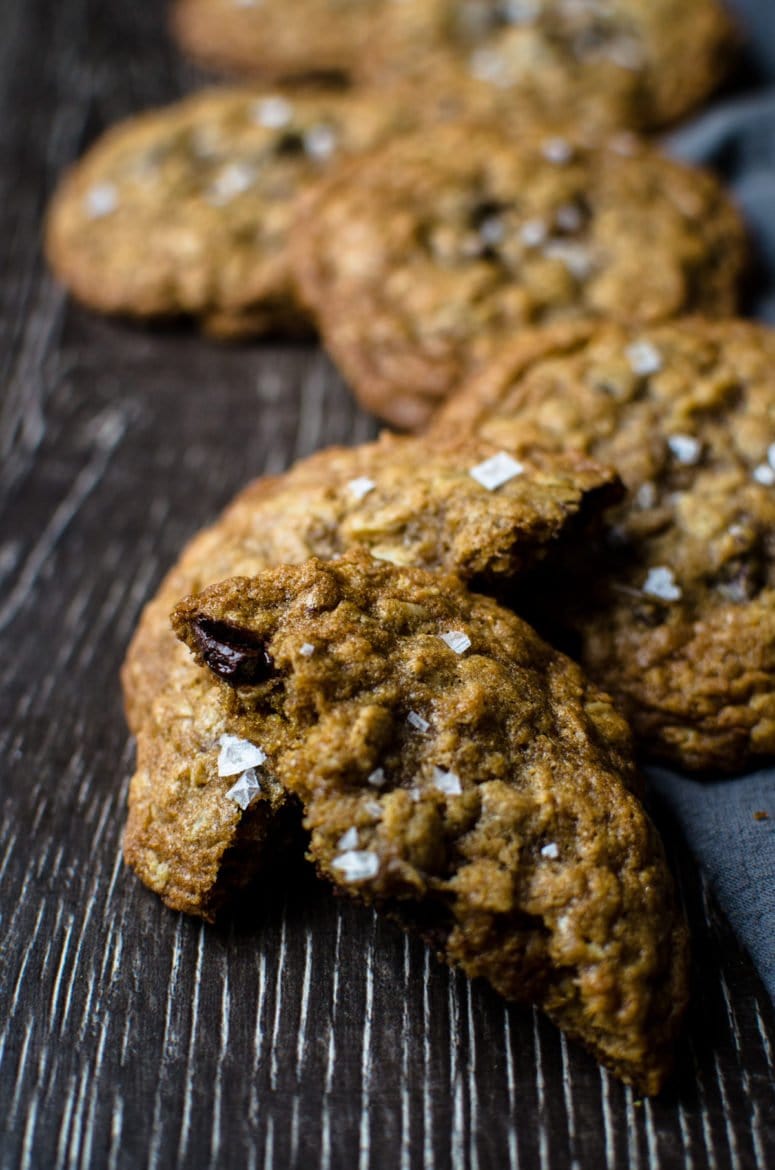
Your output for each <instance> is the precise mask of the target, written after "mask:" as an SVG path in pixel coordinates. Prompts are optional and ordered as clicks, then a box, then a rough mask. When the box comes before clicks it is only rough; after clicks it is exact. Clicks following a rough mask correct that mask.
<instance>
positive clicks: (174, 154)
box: [46, 89, 410, 336]
mask: <svg viewBox="0 0 775 1170" xmlns="http://www.w3.org/2000/svg"><path fill="white" fill-rule="evenodd" d="M409 116H410V115H409V114H408V113H407V112H406V107H404V106H402V105H400V104H398V103H395V102H392V101H391V100H389V99H387V98H367V97H359V96H354V95H345V94H318V95H316V94H309V93H308V94H304V95H294V96H289V95H285V94H281V93H271V92H264V91H260V90H255V89H247V90H234V89H232V90H229V89H225V90H211V91H207V92H205V93H203V94H201V95H198V96H196V97H193V98H189V99H187V100H185V101H182V102H179V103H177V104H176V105H173V106H170V107H168V108H166V109H162V110H157V111H153V112H150V113H146V114H142V115H140V116H139V117H135V118H131V119H129V120H128V121H127V122H125V123H124V124H123V125H121V126H119V127H117V128H115V129H113V130H110V131H109V132H108V133H107V134H106V135H105V136H104V137H103V138H101V139H100V140H99V141H98V142H97V143H96V145H95V146H93V147H92V148H91V150H90V151H89V152H88V154H87V155H86V156H85V158H83V159H82V160H81V161H80V162H79V163H77V164H76V165H75V166H74V167H73V169H72V170H71V171H70V173H69V174H68V175H67V176H66V178H65V179H64V181H63V183H62V185H61V186H60V188H59V190H58V192H57V193H56V195H55V196H54V200H53V203H52V205H51V208H50V211H49V215H48V223H47V229H46V251H47V255H48V259H49V261H50V262H51V264H52V266H53V268H54V271H55V272H56V273H57V275H58V276H59V278H60V279H61V280H62V281H63V282H64V283H65V284H66V285H67V286H68V288H69V289H70V290H71V291H72V292H73V293H74V294H75V296H77V297H78V298H79V299H80V300H82V301H83V302H84V303H85V304H87V305H89V306H91V307H92V308H95V309H99V310H101V311H103V312H107V313H123V314H128V315H131V316H135V317H143V318H146V317H159V316H171V315H176V314H190V315H193V316H195V317H198V318H200V319H201V321H202V323H203V325H204V327H205V328H206V329H208V330H209V331H211V332H212V333H215V334H220V335H226V336H230V335H240V334H248V333H260V332H262V331H266V330H270V329H278V328H279V329H291V330H298V329H309V325H308V323H307V322H306V319H305V314H304V313H303V312H302V311H301V309H300V306H299V303H298V299H297V297H296V295H295V293H294V290H293V288H292V283H291V278H290V272H289V266H288V233H289V231H290V226H291V223H292V221H293V218H294V208H295V203H296V198H297V196H298V195H299V193H300V192H301V191H304V190H305V189H306V188H307V187H309V185H310V184H312V183H314V182H316V181H317V180H318V179H319V178H320V177H321V175H323V174H324V173H325V172H326V170H327V169H329V168H330V167H331V165H332V164H333V163H335V162H336V161H337V160H339V159H341V158H342V157H343V156H346V155H350V154H355V153H358V152H360V151H363V150H364V149H366V148H368V147H372V146H374V145H375V144H376V143H378V142H380V141H383V140H384V139H386V138H387V137H388V136H389V135H390V134H392V133H393V132H394V131H397V130H398V129H400V128H402V127H403V126H404V125H405V119H406V118H408V117H409Z"/></svg>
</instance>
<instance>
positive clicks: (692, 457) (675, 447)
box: [667, 435, 702, 467]
mask: <svg viewBox="0 0 775 1170" xmlns="http://www.w3.org/2000/svg"><path fill="white" fill-rule="evenodd" d="M667 445H668V447H669V448H670V452H671V454H672V455H673V456H674V457H675V458H676V459H677V460H678V462H679V463H685V464H686V465H687V466H690V467H691V466H693V465H694V464H695V463H698V462H699V460H700V456H701V455H702V443H701V442H700V440H699V439H695V437H694V435H670V437H669V438H668V440H667Z"/></svg>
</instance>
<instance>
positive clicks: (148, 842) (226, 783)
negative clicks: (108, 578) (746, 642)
mask: <svg viewBox="0 0 775 1170" xmlns="http://www.w3.org/2000/svg"><path fill="white" fill-rule="evenodd" d="M616 492H618V484H617V482H616V479H615V476H614V475H613V473H611V472H610V471H608V470H606V469H604V468H600V467H598V466H596V465H594V464H593V463H592V462H591V461H589V460H587V459H585V458H583V457H582V458H578V457H577V456H571V457H570V458H566V457H564V456H563V457H561V458H560V459H557V458H556V457H555V456H550V457H548V458H542V457H540V456H539V457H538V458H537V459H535V460H533V459H531V458H528V459H525V460H522V461H519V462H517V461H515V460H514V459H512V458H511V457H510V456H508V455H506V454H505V453H503V452H500V451H499V450H498V448H493V447H491V446H490V445H489V444H486V443H480V442H479V441H474V442H473V443H470V442H463V443H460V442H459V441H457V440H455V441H453V442H452V443H444V444H439V445H435V446H434V445H431V444H428V443H425V442H420V441H418V440H415V439H399V438H396V437H393V436H388V435H385V436H383V437H382V439H380V440H379V441H378V442H376V443H372V444H368V445H366V446H363V447H358V448H354V449H339V448H334V449H331V450H328V451H323V452H320V453H319V454H317V455H314V456H312V457H311V458H310V459H307V460H304V461H303V462H301V463H299V464H298V465H297V466H296V467H295V468H294V469H292V470H291V471H290V472H288V473H286V474H285V475H283V476H277V477H274V478H269V479H262V480H258V481H256V483H254V484H252V485H251V486H250V487H248V488H247V489H246V490H245V491H244V492H243V493H242V494H241V495H240V496H238V497H237V499H236V500H235V502H234V503H233V504H232V505H231V507H229V508H228V509H227V510H226V512H225V513H224V515H223V517H222V518H221V519H220V520H219V521H218V523H217V524H215V525H214V526H213V527H212V528H210V529H208V530H207V531H205V532H203V533H201V534H200V535H198V536H197V537H195V538H194V540H193V541H192V542H191V543H190V545H189V546H188V548H187V549H186V551H185V552H184V554H183V556H182V557H181V560H180V561H179V563H178V565H177V566H176V567H175V568H174V569H173V570H172V571H171V572H170V574H169V575H168V577H167V579H166V580H165V581H164V582H163V583H162V586H161V588H160V589H159V591H158V593H157V595H156V597H155V598H154V600H153V601H152V602H151V603H150V604H149V605H148V606H147V607H146V610H145V612H144V614H143V617H142V620H141V622H140V625H139V628H138V630H137V632H136V634H135V637H134V639H133V641H132V645H131V647H130V649H129V653H128V655H127V661H126V663H125V666H124V671H123V683H124V693H125V699H126V708H127V716H128V719H129V722H130V725H131V727H132V730H133V731H134V732H135V733H136V735H137V757H138V758H137V770H136V774H135V776H134V778H133V780H132V785H131V791H130V813H129V823H128V826H127V832H126V837H125V854H126V857H127V860H128V862H129V864H130V865H131V866H132V867H133V868H134V869H135V870H136V871H137V873H138V874H139V876H140V877H141V878H142V880H143V881H144V882H145V883H146V885H148V886H150V887H151V889H153V890H155V891H156V892H157V893H159V894H160V895H161V896H162V897H163V898H164V900H165V901H166V902H167V903H168V904H169V905H170V906H173V907H174V908H175V909H179V910H185V911H187V912H188V913H196V914H201V915H203V916H204V917H212V916H213V915H214V914H215V913H216V912H217V909H218V906H219V904H220V903H221V902H222V901H223V900H224V899H225V897H226V896H227V895H228V894H230V893H232V892H233V889H234V887H235V885H237V884H238V882H239V881H246V880H248V879H249V877H251V876H252V875H253V874H254V873H255V871H256V868H257V867H258V866H259V865H260V864H261V863H262V860H263V858H264V854H265V852H266V850H267V849H270V848H271V844H272V840H273V839H275V838H276V837H277V836H278V834H279V833H280V831H281V830H280V828H279V827H276V826H279V825H281V824H282V817H283V810H284V806H285V804H286V797H285V794H284V790H283V789H282V788H281V787H280V786H279V785H275V786H274V787H273V788H271V789H267V788H266V787H265V788H264V789H263V790H262V794H261V799H259V800H256V801H254V802H253V803H252V804H251V811H250V815H249V817H248V818H247V819H246V818H245V817H242V816H241V813H240V810H239V808H238V807H235V806H234V804H233V802H232V803H230V802H228V801H226V802H224V800H223V794H224V792H225V791H226V790H227V789H228V788H230V787H231V785H232V784H233V783H235V782H236V778H237V777H236V775H235V774H233V773H229V772H228V771H227V772H225V773H224V772H223V770H222V769H223V767H224V765H222V764H219V758H220V753H221V744H220V740H221V737H222V736H223V735H227V734H229V730H228V727H227V726H226V723H225V720H224V714H223V711H222V709H221V706H220V704H219V702H218V700H217V694H216V687H215V683H214V680H213V679H212V678H211V677H210V676H209V675H207V673H206V672H203V671H201V670H199V669H197V667H196V666H195V664H194V663H193V661H192V660H191V657H190V655H189V654H188V653H187V651H186V650H185V648H184V647H183V646H182V645H181V644H180V643H179V642H178V641H177V640H176V638H175V636H174V634H173V632H172V629H171V627H170V622H169V614H170V611H171V610H172V607H173V606H174V604H175V603H176V602H177V601H178V600H179V599H180V598H181V597H183V596H184V595H185V594H187V593H191V592H194V591H197V590H200V589H202V588H204V586H205V585H208V584H210V583H212V582H213V581H215V580H218V579H220V578H221V577H225V576H228V575H232V574H236V573H242V574H255V573H258V572H260V571H262V570H263V569H266V568H269V567H271V566H274V565H277V564H281V563H283V562H300V561H304V560H306V559H307V558H308V557H310V556H311V555H318V556H323V557H327V558H331V557H336V556H338V555H340V554H341V553H342V552H343V551H344V550H345V549H346V548H347V547H349V546H351V545H362V546H364V547H366V548H369V549H370V550H371V551H372V552H373V553H374V555H375V556H377V557H381V558H383V559H384V560H385V561H388V562H393V563H398V564H417V565H421V566H425V567H428V568H439V567H441V568H445V569H448V570H454V571H455V572H457V573H458V574H459V575H460V576H462V577H466V578H469V579H474V580H475V581H477V582H482V583H486V582H488V581H489V582H491V583H492V582H495V581H498V580H504V579H506V578H509V579H511V578H512V577H514V576H515V575H518V574H519V573H521V572H522V571H523V570H525V569H527V568H529V567H530V566H531V565H534V564H535V563H536V561H539V560H540V559H541V558H542V557H543V556H544V555H545V554H546V553H547V552H548V551H550V550H551V549H553V547H554V545H555V544H556V543H557V541H558V538H560V537H561V536H565V535H567V534H568V532H569V530H571V531H576V530H578V529H579V528H581V529H582V530H583V529H584V528H585V527H586V526H587V525H588V524H592V523H594V517H595V516H596V515H597V513H598V512H599V511H600V510H601V509H602V507H603V506H604V504H605V502H606V500H607V499H608V498H610V496H611V494H612V493H616ZM245 770H246V768H238V769H237V772H238V773H241V772H243V771H245ZM232 776H233V777H234V778H233V779H232V778H231V777H232ZM224 777H226V778H225V779H224Z"/></svg>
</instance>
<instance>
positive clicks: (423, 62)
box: [362, 0, 737, 128]
mask: <svg viewBox="0 0 775 1170" xmlns="http://www.w3.org/2000/svg"><path fill="white" fill-rule="evenodd" d="M378 20H379V35H378V36H375V38H374V43H373V47H372V49H371V51H370V52H369V53H367V54H364V56H363V58H362V69H363V71H365V72H366V73H367V74H368V75H370V76H371V77H372V78H377V79H378V78H379V77H380V76H383V77H384V76H387V77H392V78H394V77H396V76H401V77H412V78H413V79H414V81H415V83H416V84H417V85H418V87H419V89H420V91H423V90H435V91H436V92H438V91H439V90H440V89H445V88H446V89H449V90H450V91H454V90H455V89H456V88H460V87H461V86H466V85H467V84H468V82H469V80H473V81H474V82H475V83H477V84H478V85H479V87H480V88H482V89H488V90H489V91H490V95H491V100H492V101H493V103H494V104H495V105H496V106H497V107H498V108H500V109H501V111H502V112H503V114H504V116H506V117H508V116H509V110H510V108H513V106H514V105H515V104H516V105H518V104H519V102H520V100H521V99H522V98H524V97H527V98H528V99H529V100H530V101H531V102H532V101H535V102H536V103H537V104H539V105H540V106H541V107H542V108H543V110H544V113H545V114H547V115H552V116H560V117H565V116H567V112H568V110H572V111H574V113H577V112H578V114H580V115H582V116H584V117H586V118H587V119H592V120H593V121H596V122H598V123H600V124H603V125H605V124H608V125H621V126H630V127H635V128H653V127H656V126H660V125H663V124H664V123H667V122H670V121H673V120H675V119H676V118H680V117H681V116H682V115H683V114H685V113H686V112H687V111H688V110H690V109H691V108H692V107H693V106H695V105H697V104H699V102H701V101H702V100H703V98H705V97H707V95H708V94H709V93H710V92H711V91H712V90H713V89H714V88H715V87H716V86H717V85H718V84H719V82H720V81H721V80H722V78H723V77H724V76H725V75H726V73H727V72H728V69H729V66H730V63H731V62H733V61H734V59H735V57H736V52H735V42H736V40H737V35H736V33H735V31H734V30H733V28H732V25H731V22H730V19H729V17H728V15H727V12H726V10H725V7H724V5H723V4H721V3H719V2H718V0H602V2H601V0H411V2H409V3H400V2H398V0H395V2H394V3H387V4H385V5H384V6H383V9H382V11H381V13H380V14H379V17H378Z"/></svg>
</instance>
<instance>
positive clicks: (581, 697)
mask: <svg viewBox="0 0 775 1170" xmlns="http://www.w3.org/2000/svg"><path fill="white" fill-rule="evenodd" d="M173 620H174V625H175V628H176V630H177V632H178V634H179V636H180V637H181V638H183V639H184V640H185V641H186V643H187V644H188V645H189V647H190V648H191V650H192V651H193V653H194V655H195V657H196V659H197V661H198V662H200V663H201V664H202V665H206V666H207V667H208V668H209V669H210V670H211V672H213V673H214V674H215V675H216V676H217V677H219V678H222V679H224V680H225V683H224V685H223V692H224V695H223V697H224V703H225V706H226V709H227V710H228V713H229V714H228V726H229V728H230V729H231V730H232V732H233V733H234V734H235V735H236V742H237V743H238V744H239V745H241V746H239V747H238V748H237V750H238V751H242V752H244V753H245V759H246V760H247V759H248V753H249V752H250V750H251V749H252V750H253V751H254V752H258V753H260V755H261V756H263V760H261V762H260V763H258V764H257V765H255V766H254V767H252V768H251V769H249V772H250V775H249V776H248V777H246V778H244V787H245V789H246V792H245V799H246V800H247V799H248V797H249V796H250V793H251V792H252V793H253V797H252V799H256V798H257V797H259V795H260V793H261V790H262V785H263V783H264V782H265V777H267V776H269V775H271V776H272V778H273V779H272V780H271V781H267V782H268V783H270V785H271V784H273V783H275V782H276V781H277V780H279V781H280V782H281V784H282V785H283V787H284V788H285V789H286V790H288V791H289V792H291V793H293V794H294V795H296V796H297V797H298V798H299V799H300V800H301V802H302V804H303V806H304V811H305V823H306V826H307V828H308V829H309V830H310V832H311V841H310V847H309V854H310V857H311V858H312V859H313V860H314V861H315V862H316V864H317V866H318V868H319V870H320V872H321V873H322V874H323V875H324V876H326V877H327V878H328V879H329V880H330V881H332V882H333V883H334V884H335V885H336V886H337V887H339V888H340V889H342V890H344V891H346V892H348V893H351V894H353V895H355V896H357V897H358V898H360V899H362V900H364V901H367V902H372V901H373V902H376V903H377V904H378V905H379V906H381V907H382V908H384V909H386V910H388V911H389V912H390V911H392V912H394V913H395V914H396V915H397V916H398V917H399V919H400V920H402V921H403V922H404V923H405V924H407V925H409V926H410V927H414V928H415V929H418V930H419V931H420V933H422V934H423V935H425V936H426V937H427V938H428V939H429V940H431V941H432V943H433V945H434V946H435V948H436V950H437V951H438V953H439V954H440V956H442V957H443V958H444V959H446V961H447V962H449V963H451V964H452V965H454V966H459V967H460V968H462V970H463V971H465V972H466V974H468V975H469V976H472V977H474V976H481V977H483V978H485V979H487V980H488V981H489V982H490V983H491V985H492V986H493V987H494V988H495V989H496V990H497V991H499V992H500V993H501V994H502V995H504V996H505V997H506V998H507V999H511V1000H518V1001H522V1002H525V1001H527V1002H534V1003H537V1004H538V1005H539V1006H541V1007H542V1008H543V1009H544V1010H545V1011H546V1012H547V1013H548V1014H549V1015H550V1017H551V1018H552V1019H553V1020H554V1021H555V1022H556V1023H557V1024H558V1025H559V1026H560V1027H561V1028H563V1029H564V1030H565V1031H567V1032H568V1033H569V1034H570V1035H571V1036H574V1037H577V1038H578V1039H580V1040H581V1041H582V1042H583V1043H584V1044H586V1045H587V1047H589V1048H590V1049H591V1051H592V1052H593V1053H594V1054H595V1056H596V1057H597V1058H598V1059H599V1060H600V1061H601V1062H602V1063H603V1064H605V1065H606V1066H607V1067H608V1068H610V1069H612V1070H613V1071H614V1072H615V1073H616V1074H617V1075H618V1076H621V1077H623V1078H624V1079H625V1080H627V1081H629V1082H631V1083H633V1084H635V1085H636V1086H637V1087H638V1088H639V1089H641V1090H642V1091H644V1092H646V1093H655V1092H657V1091H658V1090H659V1088H660V1087H661V1085H662V1083H663V1081H664V1078H665V1075H666V1073H667V1070H668V1068H669V1065H670V1061H671V1053H672V1047H673V1042H674V1038H675V1033H676V1029H677V1025H678V1022H679V1020H680V1017H681V1015H682V1012H683V1008H684V1005H685V1002H686V994H687V987H686V966H687V950H686V932H685V927H684V925H683V921H682V918H681V915H680V912H679V910H678V908H677V905H676V902H675V895H674V891H673V886H672V881H671V878H670V875H669V872H668V869H667V865H666V863H665V859H664V856H663V853H662V849H661V846H660V843H659V840H658V837H657V834H656V832H655V831H654V829H653V827H652V826H651V824H650V823H649V821H648V818H647V817H646V815H645V813H644V811H643V808H642V806H641V805H640V803H639V801H638V799H637V798H636V796H635V795H634V794H633V792H632V790H631V787H632V782H633V777H634V768H633V764H632V758H631V755H630V741H629V731H628V729H627V726H626V724H625V723H624V721H623V719H622V718H621V717H620V716H619V715H618V714H617V712H616V711H615V709H614V707H613V705H612V703H611V701H610V700H609V699H608V697H607V696H606V695H604V694H603V693H602V692H600V691H598V690H597V689H596V688H595V687H594V686H593V685H592V684H591V683H588V682H587V680H586V679H585V678H584V676H583V675H582V673H581V671H580V669H579V668H578V667H577V666H576V665H574V664H573V663H572V662H571V661H570V660H569V659H567V658H564V657H563V656H562V655H560V654H558V653H556V652H555V651H553V650H551V649H550V648H549V647H548V646H547V645H546V644H544V643H543V642H541V641H540V639H539V638H538V637H537V636H536V635H535V634H534V632H533V631H532V630H531V629H530V628H529V627H528V626H527V625H525V624H524V623H523V622H521V621H520V620H519V619H518V618H517V617H516V616H515V615H513V614H512V613H510V612H509V611H508V610H505V609H503V608H501V607H500V606H498V605H497V604H496V603H495V602H493V601H491V600H489V599H486V598H483V597H479V596H477V595H475V594H472V593H469V592H468V591H467V590H466V589H465V588H464V586H463V585H462V584H461V583H460V582H459V581H458V580H457V579H456V578H452V577H444V576H440V575H438V574H431V573H427V572H425V571H422V570H416V569H406V568H398V567H396V566H393V565H386V564H383V563H380V562H378V561H375V560H373V559H372V558H371V557H370V556H369V555H368V554H367V553H365V552H364V551H362V550H358V551H355V552H351V553H348V554H347V555H346V556H345V557H343V558H342V559H341V560H340V561H337V562H330V563H324V562H321V561H317V560H312V561H310V562H307V563H306V564H304V565H302V566H295V567H281V568H278V569H275V570H270V571H267V572H266V573H263V574H261V575H259V576H258V577H256V578H236V579H232V580H229V581H226V582H223V583H220V584H219V585H215V586H213V587H211V588H210V589H208V590H206V591H205V592H204V593H203V594H201V595H199V596H197V597H194V598H191V599H189V600H188V601H185V602H183V603H181V604H180V605H179V606H178V607H177V609H176V611H175V614H174V618H173ZM237 783H238V784H239V783H240V782H239V781H238V782H237ZM234 796H235V794H234V790H233V789H232V795H231V799H232V801H233V800H234ZM223 799H224V802H225V801H227V800H229V799H230V798H229V795H228V794H226V795H225V796H224V798H223ZM248 807H249V805H248Z"/></svg>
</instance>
